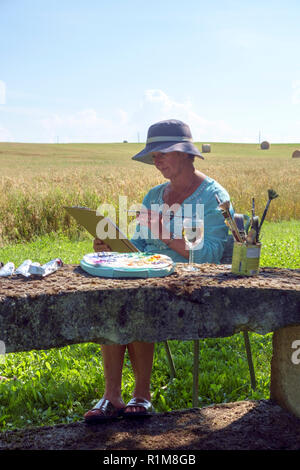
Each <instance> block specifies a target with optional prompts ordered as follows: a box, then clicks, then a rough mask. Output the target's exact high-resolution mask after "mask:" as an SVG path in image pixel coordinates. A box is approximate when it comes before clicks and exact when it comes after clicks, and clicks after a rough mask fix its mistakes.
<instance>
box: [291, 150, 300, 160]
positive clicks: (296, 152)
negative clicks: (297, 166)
mask: <svg viewBox="0 0 300 470" xmlns="http://www.w3.org/2000/svg"><path fill="white" fill-rule="evenodd" d="M292 158H300V150H299V149H296V150H294V152H293V153H292Z"/></svg>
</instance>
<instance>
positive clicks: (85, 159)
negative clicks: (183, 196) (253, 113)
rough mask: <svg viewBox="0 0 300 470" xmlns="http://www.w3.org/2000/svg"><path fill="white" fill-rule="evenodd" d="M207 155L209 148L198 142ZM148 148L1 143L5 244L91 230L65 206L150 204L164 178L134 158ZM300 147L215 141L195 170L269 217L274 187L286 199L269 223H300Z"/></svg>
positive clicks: (236, 201)
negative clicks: (124, 201)
mask: <svg viewBox="0 0 300 470" xmlns="http://www.w3.org/2000/svg"><path fill="white" fill-rule="evenodd" d="M196 145H197V146H198V147H199V149H200V150H201V143H196ZM143 147H144V144H141V143H139V144H138V143H132V144H131V143H115V144H113V143H112V144H22V143H0V168H1V173H0V191H1V206H0V243H1V244H2V245H3V244H5V243H10V242H15V241H29V240H31V239H33V238H35V237H36V236H40V235H43V234H46V233H50V232H53V231H55V232H57V231H62V232H64V233H66V234H67V235H69V236H70V237H80V236H84V232H83V231H82V229H80V227H78V225H77V224H76V223H75V222H74V221H73V220H71V219H70V217H69V216H68V215H67V214H66V212H65V210H64V209H63V206H64V205H81V206H87V207H90V208H93V209H96V208H97V207H98V206H99V205H100V204H102V203H112V204H113V205H114V206H115V207H116V208H117V206H118V202H119V196H120V195H122V196H127V198H128V205H129V206H130V205H131V204H134V203H139V202H141V201H142V199H143V197H144V195H145V194H146V192H147V191H148V190H149V189H150V188H151V187H152V186H154V185H156V184H159V183H162V182H164V181H165V180H164V178H163V177H162V176H161V175H160V173H159V172H158V171H157V170H156V168H155V167H154V166H152V165H146V164H143V163H139V162H134V161H132V160H131V156H132V155H134V154H135V153H137V152H138V151H139V150H141V149H142V148H143ZM296 148H300V144H276V145H275V144H273V145H271V147H270V149H269V150H261V149H260V147H259V145H258V144H230V143H211V153H205V154H204V157H205V160H200V159H197V158H196V159H195V166H196V168H198V169H199V170H201V171H202V172H204V173H205V174H207V175H208V176H210V177H212V178H214V179H216V180H217V181H218V182H219V183H220V184H222V185H223V186H224V187H225V188H226V189H227V191H228V192H229V194H230V197H231V201H232V203H233V205H234V209H235V211H236V212H239V213H241V212H242V213H248V214H250V211H251V200H252V197H254V198H255V205H256V214H257V215H259V216H261V215H262V213H263V210H264V207H265V205H266V202H267V199H268V192H267V191H268V189H271V188H272V189H274V190H275V191H276V192H277V193H278V194H279V198H277V199H276V200H274V201H273V202H272V204H271V205H270V209H269V212H268V216H267V218H268V220H269V221H282V220H292V219H300V191H299V189H300V159H297V158H292V153H293V151H294V150H295V149H296Z"/></svg>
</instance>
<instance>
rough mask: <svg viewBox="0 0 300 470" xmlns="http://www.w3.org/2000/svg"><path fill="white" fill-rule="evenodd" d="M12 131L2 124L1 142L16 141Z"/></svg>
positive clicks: (0, 129)
mask: <svg viewBox="0 0 300 470" xmlns="http://www.w3.org/2000/svg"><path fill="white" fill-rule="evenodd" d="M14 141H15V139H14V138H13V135H12V134H11V132H10V131H9V130H8V129H7V128H5V127H3V126H2V125H1V124H0V142H14Z"/></svg>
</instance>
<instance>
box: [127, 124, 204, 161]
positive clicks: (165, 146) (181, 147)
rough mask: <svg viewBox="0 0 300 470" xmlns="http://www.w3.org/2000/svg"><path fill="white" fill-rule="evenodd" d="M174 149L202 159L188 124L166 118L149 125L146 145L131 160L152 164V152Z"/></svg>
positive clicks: (166, 151) (171, 150)
mask: <svg viewBox="0 0 300 470" xmlns="http://www.w3.org/2000/svg"><path fill="white" fill-rule="evenodd" d="M174 151H177V152H184V153H188V154H190V155H193V156H195V157H199V158H202V159H203V160H204V157H203V156H202V155H201V153H200V152H199V150H198V149H197V147H196V146H195V145H194V144H193V138H192V133H191V131H190V128H189V126H188V125H187V124H185V123H184V122H182V121H178V120H176V119H168V120H167V121H160V122H157V123H155V124H152V126H150V127H149V129H148V134H147V141H146V147H145V148H144V149H143V150H142V151H141V152H139V153H137V154H136V155H134V157H132V160H137V161H140V162H143V163H149V164H150V165H154V163H153V160H152V154H153V152H161V153H168V152H174Z"/></svg>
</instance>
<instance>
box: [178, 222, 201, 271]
mask: <svg viewBox="0 0 300 470" xmlns="http://www.w3.org/2000/svg"><path fill="white" fill-rule="evenodd" d="M182 227H183V231H182V232H183V238H184V241H185V244H186V246H187V248H188V249H189V262H188V265H187V266H186V267H185V268H183V270H184V271H189V272H193V271H199V269H198V268H196V267H195V266H194V250H195V248H196V247H197V246H198V245H200V244H202V243H203V238H204V220H203V219H198V218H185V219H183V224H182Z"/></svg>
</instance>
